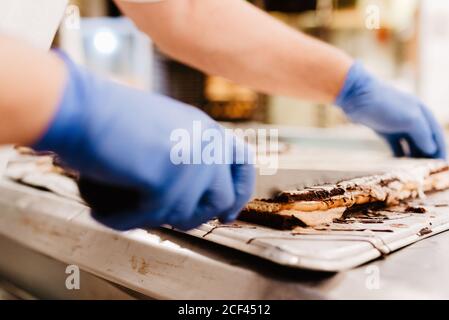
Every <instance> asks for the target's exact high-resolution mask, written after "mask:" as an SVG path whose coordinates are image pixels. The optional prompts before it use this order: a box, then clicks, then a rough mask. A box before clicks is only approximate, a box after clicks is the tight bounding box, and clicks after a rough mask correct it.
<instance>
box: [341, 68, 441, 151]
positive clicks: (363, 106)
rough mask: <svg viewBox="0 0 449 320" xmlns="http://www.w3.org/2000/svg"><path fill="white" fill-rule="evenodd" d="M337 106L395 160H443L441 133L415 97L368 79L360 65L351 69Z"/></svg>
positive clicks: (429, 112)
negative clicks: (376, 136) (377, 139)
mask: <svg viewBox="0 0 449 320" xmlns="http://www.w3.org/2000/svg"><path fill="white" fill-rule="evenodd" d="M336 104H337V105H338V106H340V107H341V108H342V109H343V111H344V112H345V113H346V115H347V116H348V117H349V118H350V119H351V120H353V121H354V122H357V123H361V124H364V125H366V126H368V127H370V128H371V129H373V130H374V131H376V132H377V133H378V134H379V135H380V136H382V137H383V138H384V139H385V140H386V141H387V142H388V143H389V144H390V146H391V148H392V150H393V152H394V155H395V156H397V157H404V156H408V157H414V158H440V159H446V141H445V138H444V131H443V129H442V128H441V126H440V125H439V124H438V121H437V120H436V119H435V117H434V115H433V114H432V112H431V111H430V110H429V109H428V108H427V107H426V106H425V105H424V104H423V103H422V102H421V101H419V100H418V99H417V98H416V97H414V96H412V95H409V94H406V93H404V92H401V91H399V90H397V89H395V88H393V87H391V86H389V85H387V84H385V83H383V82H382V81H380V80H379V79H377V78H376V77H374V76H373V75H371V74H370V73H369V72H368V71H367V70H366V69H365V68H364V67H363V66H362V65H361V64H360V63H359V62H356V63H354V64H353V66H352V67H351V68H350V70H349V72H348V74H347V76H346V81H345V84H344V86H343V88H342V90H341V92H340V94H339V96H338V97H337V101H336Z"/></svg>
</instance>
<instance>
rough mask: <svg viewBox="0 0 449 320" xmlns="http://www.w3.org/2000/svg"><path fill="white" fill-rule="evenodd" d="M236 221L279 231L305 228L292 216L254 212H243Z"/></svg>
mask: <svg viewBox="0 0 449 320" xmlns="http://www.w3.org/2000/svg"><path fill="white" fill-rule="evenodd" d="M238 219H239V220H241V221H246V222H250V223H255V224H259V225H263V226H267V227H270V228H275V229H280V230H292V229H294V228H296V227H306V225H305V224H304V223H303V222H302V221H301V220H299V219H298V218H296V217H294V216H287V215H280V214H277V213H269V212H260V211H256V210H243V211H242V212H241V213H240V216H239V218H238Z"/></svg>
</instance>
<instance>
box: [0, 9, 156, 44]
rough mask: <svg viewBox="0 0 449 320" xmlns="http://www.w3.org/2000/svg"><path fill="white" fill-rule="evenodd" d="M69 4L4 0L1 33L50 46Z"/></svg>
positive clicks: (0, 13) (0, 12)
mask: <svg viewBox="0 0 449 320" xmlns="http://www.w3.org/2000/svg"><path fill="white" fill-rule="evenodd" d="M122 1H128V2H142V3H143V2H159V1H164V0H122ZM67 3H68V0H0V33H5V34H9V35H13V36H18V37H20V38H23V39H25V40H28V41H29V42H31V43H32V44H34V45H35V46H37V47H39V48H43V49H49V48H50V46H51V43H52V41H53V38H54V36H55V34H56V31H57V29H58V26H59V24H60V22H61V20H62V18H63V17H64V12H65V9H66V6H67Z"/></svg>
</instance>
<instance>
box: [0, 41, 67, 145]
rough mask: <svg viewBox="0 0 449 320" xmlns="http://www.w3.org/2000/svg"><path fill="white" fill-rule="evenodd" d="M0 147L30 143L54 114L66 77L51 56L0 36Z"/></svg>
mask: <svg viewBox="0 0 449 320" xmlns="http://www.w3.org/2000/svg"><path fill="white" fill-rule="evenodd" d="M0 48H1V50H0V144H7V143H17V144H30V143H33V142H34V141H36V139H38V137H39V136H40V135H41V134H42V132H43V131H44V130H45V128H46V126H47V125H48V123H49V122H50V120H51V118H52V116H53V114H54V113H55V110H56V107H57V104H58V100H59V99H60V98H61V97H60V96H61V92H62V90H63V86H64V83H65V78H66V71H65V67H64V64H63V63H62V62H61V60H60V59H58V58H57V57H56V56H55V55H53V54H47V53H45V52H43V51H41V50H38V49H35V48H33V47H31V46H28V45H26V44H23V43H22V42H19V41H17V40H15V39H12V38H9V37H6V36H2V35H1V34H0Z"/></svg>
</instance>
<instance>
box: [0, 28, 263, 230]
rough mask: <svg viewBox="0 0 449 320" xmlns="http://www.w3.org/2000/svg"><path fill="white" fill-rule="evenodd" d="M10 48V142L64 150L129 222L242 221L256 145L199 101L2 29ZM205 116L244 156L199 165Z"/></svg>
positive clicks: (184, 225) (103, 217)
mask: <svg viewBox="0 0 449 320" xmlns="http://www.w3.org/2000/svg"><path fill="white" fill-rule="evenodd" d="M0 48H1V50H0V143H18V144H23V145H29V146H31V147H33V148H34V149H36V150H37V151H53V152H56V153H57V154H58V156H59V157H60V159H61V160H62V161H63V162H64V163H65V164H66V165H67V166H69V167H71V168H73V169H75V170H77V171H78V172H79V174H80V178H79V187H80V193H81V195H82V196H83V198H84V199H85V200H86V202H87V203H88V204H89V205H90V206H91V208H92V212H93V216H94V217H95V218H96V219H97V220H98V221H100V222H102V223H103V224H105V225H108V226H110V227H113V228H116V229H120V230H127V229H131V228H136V227H150V226H160V225H163V224H170V225H172V226H174V227H177V228H181V229H190V228H193V227H195V226H197V225H199V224H201V223H202V222H205V221H208V220H211V219H212V218H215V217H217V218H220V219H221V220H223V221H231V220H234V219H235V218H236V216H237V214H238V213H239V212H240V209H241V208H242V207H243V206H244V205H245V203H246V202H247V201H248V200H249V199H250V197H251V194H252V191H253V189H254V179H255V176H254V175H255V172H254V168H253V165H252V164H251V162H252V159H251V151H250V150H249V147H248V145H246V144H244V143H241V142H239V140H238V139H236V138H235V137H233V136H232V135H228V134H227V133H226V132H225V131H224V129H223V128H222V127H221V126H220V125H218V124H217V123H216V122H215V121H214V120H213V119H211V118H210V117H208V116H207V115H206V114H205V113H203V112H201V111H200V110H199V109H196V108H193V107H191V106H188V105H185V104H182V103H180V102H177V101H174V100H172V99H170V98H167V97H162V96H159V95H155V94H153V93H150V92H145V91H141V90H136V89H133V88H129V87H127V86H123V85H119V84H117V83H115V82H112V81H109V80H107V79H102V78H100V77H97V76H95V75H94V74H92V73H91V72H89V71H87V70H85V69H83V68H82V67H79V66H77V65H75V63H73V62H72V61H71V60H70V58H69V57H67V56H66V55H64V54H63V53H59V54H52V53H46V52H44V51H40V50H37V49H33V48H32V47H30V46H27V45H26V44H22V43H20V42H17V41H16V40H12V39H9V38H6V37H2V36H0ZM196 123H200V126H201V128H203V130H208V132H209V133H210V132H211V131H210V130H213V131H214V133H215V134H218V135H222V136H221V137H222V139H224V138H225V135H227V138H228V139H227V140H221V139H218V140H216V141H215V140H214V142H216V144H215V145H214V146H215V149H214V150H218V149H217V148H222V151H221V152H220V153H219V152H218V151H216V152H217V154H228V155H233V156H236V155H241V156H240V157H239V158H236V159H237V160H234V158H232V159H229V161H225V160H226V159H221V158H219V159H217V160H218V161H217V162H214V163H213V164H210V165H209V164H206V163H205V162H201V163H200V164H197V165H190V163H189V161H190V160H185V155H187V156H188V159H190V154H191V153H193V152H194V151H197V152H198V154H196V155H194V156H193V157H194V158H195V159H196V157H197V156H202V155H203V148H201V146H203V145H204V143H203V141H202V140H201V139H202V137H203V136H204V135H203V134H200V135H199V136H198V135H196V133H195V134H194V133H193V131H194V130H196V129H195V124H196ZM180 131H181V133H180ZM180 134H181V136H180ZM185 136H188V137H192V139H195V140H192V145H193V146H194V145H199V146H200V148H199V150H196V147H193V149H192V150H191V149H190V148H188V147H187V146H186V145H185V143H183V141H184V140H182V138H184V137H185ZM189 141H190V140H189ZM220 141H226V142H229V143H226V144H223V145H222V144H221V143H220ZM180 145H182V146H183V148H180ZM207 146H209V147H210V144H208V145H206V146H205V147H207ZM186 148H187V149H186ZM181 149H182V150H181ZM179 153H182V154H181V155H179ZM179 157H183V158H182V160H183V161H179ZM201 159H202V160H203V161H207V159H206V160H205V159H203V158H202V157H201ZM185 161H187V162H185ZM179 162H180V163H179Z"/></svg>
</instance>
